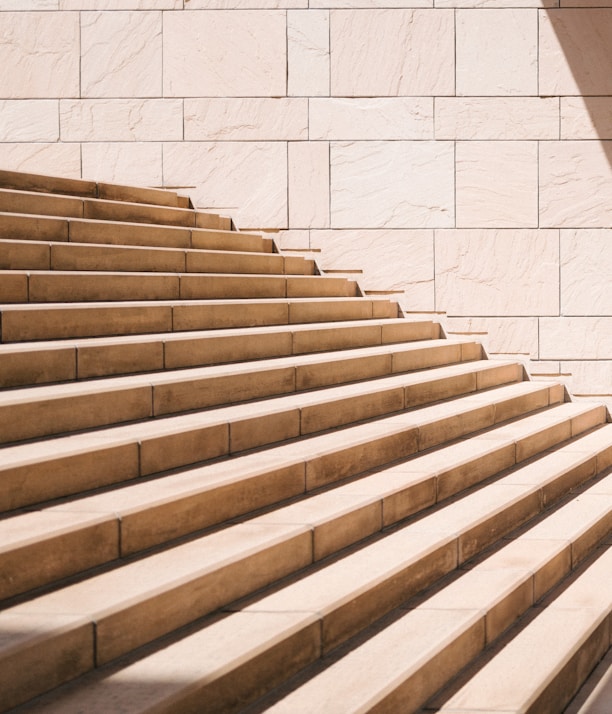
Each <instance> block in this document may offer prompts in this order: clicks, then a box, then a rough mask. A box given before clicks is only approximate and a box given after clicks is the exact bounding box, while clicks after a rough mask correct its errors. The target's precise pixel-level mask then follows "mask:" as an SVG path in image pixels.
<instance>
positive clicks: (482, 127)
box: [435, 97, 563, 141]
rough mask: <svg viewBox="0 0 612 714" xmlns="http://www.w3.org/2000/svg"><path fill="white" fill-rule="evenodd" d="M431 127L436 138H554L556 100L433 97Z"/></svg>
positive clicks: (492, 139)
mask: <svg viewBox="0 0 612 714" xmlns="http://www.w3.org/2000/svg"><path fill="white" fill-rule="evenodd" d="M561 101H563V100H561ZM435 131H436V139H458V140H479V141H503V140H510V141H515V140H526V139H557V138H559V100H558V99H556V98H552V97H549V98H541V97H437V98H436V112H435Z"/></svg>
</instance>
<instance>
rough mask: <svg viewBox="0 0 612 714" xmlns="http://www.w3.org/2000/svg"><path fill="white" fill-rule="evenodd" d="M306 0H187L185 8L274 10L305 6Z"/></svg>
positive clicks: (306, 4)
mask: <svg viewBox="0 0 612 714" xmlns="http://www.w3.org/2000/svg"><path fill="white" fill-rule="evenodd" d="M306 7H308V0H187V1H186V2H185V8H184V9H185V10H255V9H257V10H276V9H279V8H288V9H289V10H291V9H294V8H306Z"/></svg>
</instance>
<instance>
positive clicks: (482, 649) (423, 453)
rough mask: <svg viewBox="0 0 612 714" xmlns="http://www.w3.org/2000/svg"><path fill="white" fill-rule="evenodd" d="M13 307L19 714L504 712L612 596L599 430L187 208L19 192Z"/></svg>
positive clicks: (580, 658)
mask: <svg viewBox="0 0 612 714" xmlns="http://www.w3.org/2000/svg"><path fill="white" fill-rule="evenodd" d="M0 296H1V297H0V337H1V343H0V511H1V512H2V516H1V517H0V692H2V695H1V696H0V711H9V710H12V709H13V708H17V709H16V711H50V712H58V713H59V712H62V714H63V713H64V712H77V711H78V712H82V711H87V712H110V711H126V712H154V711H155V712H172V713H174V712H204V711H205V712H230V711H240V710H243V709H244V710H245V712H246V711H250V712H253V713H254V712H263V711H268V710H269V711H288V712H289V711H290V712H300V711H305V712H306V711H308V712H315V711H316V712H334V714H335V713H336V712H345V711H346V712H349V711H350V712H353V711H355V712H357V711H390V712H397V711H402V712H411V711H415V710H417V709H418V708H419V707H423V706H430V707H435V706H444V707H447V709H448V707H455V709H453V708H450V709H448V711H449V712H451V711H455V710H457V709H456V707H457V706H459V705H457V704H456V701H458V700H456V697H457V696H459V695H460V696H461V697H463V696H464V694H462V693H461V692H462V691H463V690H460V689H459V685H457V684H453V682H454V681H455V677H457V676H459V677H463V679H462V680H461V682H462V684H461V686H465V687H467V689H466V690H465V691H466V692H467V693H466V694H465V697H466V699H465V701H467V702H468V704H467V705H466V706H468V707H472V709H470V711H472V710H478V711H480V710H483V711H484V710H486V711H489V710H490V711H496V709H495V707H497V706H498V703H497V702H498V700H499V696H502V698H503V697H504V696H505V695H492V696H493V698H492V699H491V700H490V703H487V702H486V701H484V700H481V699H479V700H478V701H476V700H474V701H475V702H476V703H475V704H472V700H471V699H470V698H469V697H471V696H472V695H471V694H470V693H469V692H471V691H474V692H482V690H483V687H482V686H480V684H478V682H479V681H480V680H478V679H474V681H475V682H476V684H474V685H473V687H472V689H470V686H471V685H470V684H469V680H467V679H466V677H467V676H468V675H467V674H466V672H468V671H469V672H470V673H471V674H470V676H472V674H473V676H474V677H476V678H478V677H482V678H485V679H486V678H487V677H488V679H487V681H491V682H495V681H496V679H500V675H499V671H500V668H501V669H504V668H507V667H508V666H509V665H508V661H513V659H512V658H513V657H514V655H512V654H510V655H508V656H507V659H506V660H504V659H503V657H502V659H501V660H497V659H496V658H497V656H498V655H495V657H491V656H490V655H489V652H494V650H495V648H496V647H498V648H499V647H501V643H503V642H504V641H505V640H504V638H506V639H508V638H511V645H509V647H510V646H512V647H514V648H519V649H518V650H517V651H519V652H520V646H521V645H520V644H518V645H512V642H515V641H516V642H517V643H520V642H522V639H521V638H523V639H524V638H527V639H526V640H525V641H527V642H528V643H529V644H528V645H527V646H528V647H530V648H531V649H532V650H533V651H534V652H537V651H538V647H539V645H538V637H541V635H539V634H538V632H546V631H547V629H546V628H547V627H551V626H552V625H551V624H550V623H554V622H555V621H556V620H555V618H556V617H557V616H555V615H554V613H553V614H552V615H546V617H544V618H543V619H541V620H540V617H534V613H538V612H540V611H542V615H545V614H546V613H547V612H552V610H549V604H548V600H545V599H544V598H549V599H550V600H551V602H557V599H554V593H555V588H560V589H563V588H564V587H565V586H566V585H567V583H568V582H570V580H571V579H572V578H574V577H578V579H577V580H576V583H579V582H583V583H586V584H585V585H583V586H576V587H578V589H580V587H582V590H580V592H586V590H588V589H589V588H592V587H595V585H594V583H595V584H599V587H600V588H604V589H606V588H607V590H608V591H609V585H608V584H607V580H606V578H608V575H609V570H606V567H607V566H606V564H607V562H608V561H607V560H606V559H605V558H606V557H607V556H605V555H604V556H602V558H600V559H599V560H597V561H596V563H595V565H594V566H593V567H594V570H592V569H590V568H589V569H588V570H585V572H584V573H581V571H580V568H581V567H582V564H583V563H589V562H590V560H592V559H593V558H595V557H596V556H597V554H598V553H599V552H600V549H601V548H603V546H602V545H601V544H603V543H605V541H606V539H607V538H609V537H610V532H611V529H612V491H611V488H610V476H609V475H608V471H609V469H610V468H611V466H612V427H611V426H610V425H608V424H607V423H606V420H607V414H606V411H605V409H604V408H603V407H602V406H600V405H596V404H588V403H580V404H577V403H571V402H569V401H566V396H565V392H564V389H563V387H562V386H561V385H559V384H554V383H533V382H531V381H529V380H528V379H526V376H525V373H524V368H523V366H522V365H521V364H519V363H516V362H513V361H489V360H487V359H485V358H484V355H483V351H482V348H481V346H480V344H479V343H478V342H475V341H474V340H473V339H470V338H466V339H452V340H449V339H441V336H440V329H439V326H438V325H437V324H435V323H433V322H432V321H431V320H429V319H419V320H412V321H411V320H407V319H403V318H401V317H398V308H397V305H396V304H395V303H393V302H392V301H391V300H389V299H388V298H381V297H378V298H376V297H365V296H362V294H361V292H360V290H359V288H358V286H357V285H356V284H355V283H353V282H352V281H351V280H347V279H344V278H339V277H330V276H321V275H319V274H318V270H317V267H316V265H315V263H314V262H313V261H312V260H304V259H301V258H298V257H296V256H292V255H285V254H281V253H279V252H278V251H277V250H276V247H275V245H274V244H273V242H272V241H271V240H270V239H268V238H265V237H262V236H260V235H258V234H255V233H240V232H238V231H235V230H232V224H231V221H230V220H229V219H224V218H222V217H219V216H213V215H210V214H204V213H201V212H199V211H197V210H194V209H192V208H191V207H190V204H189V201H188V199H186V198H184V197H181V196H178V195H177V194H176V193H174V192H164V191H161V190H159V189H139V188H131V187H127V186H115V185H109V184H101V183H96V182H89V181H80V180H79V181H72V180H65V179H54V178H51V177H44V176H36V175H26V174H18V173H14V172H4V171H0ZM597 563H599V565H597ZM583 577H584V578H586V580H582V578H583ZM572 587H574V585H570V587H569V589H568V590H567V592H569V591H570V590H571V588H572ZM547 593H553V594H551V595H547ZM562 597H563V595H560V596H559V598H562ZM568 597H569V596H568ZM580 597H582V596H581V595H580V594H578V595H576V596H575V597H574V600H572V602H571V603H570V604H569V605H567V606H565V605H562V606H561V609H563V608H565V609H563V611H564V612H565V610H566V609H570V610H571V609H572V608H574V609H576V610H577V609H578V605H577V604H576V603H578V602H580ZM604 600H605V598H603V597H602V598H600V599H599V600H597V603H596V604H594V605H593V606H591V605H589V606H588V607H587V608H586V610H587V611H588V613H589V616H588V617H586V616H585V617H584V618H582V620H580V622H581V623H583V624H579V625H577V627H576V628H573V626H572V627H570V628H568V632H567V633H564V637H563V638H561V639H559V640H558V642H559V645H558V647H557V650H559V653H560V654H559V656H558V657H557V658H556V659H555V658H554V657H553V658H552V659H551V658H548V657H547V656H546V654H545V652H546V649H545V648H544V649H542V652H543V657H542V666H541V667H540V668H539V669H538V667H533V668H532V671H531V672H530V676H532V680H533V682H534V685H533V687H534V691H535V689H537V688H538V687H539V686H540V685H539V684H538V682H539V681H540V679H541V680H542V681H544V680H546V682H549V683H551V682H552V683H554V682H564V681H565V679H566V674H567V673H568V672H570V670H571V671H572V673H573V672H574V670H575V674H572V677H571V681H572V682H573V685H572V687H569V688H568V687H567V686H566V687H565V688H564V687H563V686H561V687H560V689H563V691H564V692H565V694H563V696H561V697H560V698H559V697H557V698H556V699H555V698H552V699H551V700H550V701H553V702H554V703H553V705H552V706H553V707H554V706H557V704H559V702H564V703H563V705H562V706H565V704H566V703H567V701H569V698H571V696H573V694H574V693H575V690H576V688H577V686H579V684H580V682H581V681H583V680H584V679H585V678H586V677H587V676H588V674H589V672H590V671H591V669H593V667H595V666H596V664H597V661H598V660H599V659H600V658H601V657H603V656H604V654H605V651H606V650H607V647H608V646H609V644H610V642H609V630H605V633H607V635H608V640H607V644H606V645H605V646H604V640H605V636H604V634H605V633H604V629H605V627H608V626H609V618H610V614H609V609H608V610H606V604H605V602H604ZM563 602H564V601H562V603H563ZM568 602H569V601H568ZM606 602H607V601H606ZM553 609H554V607H553ZM595 612H596V613H597V614H594V613H595ZM606 613H607V614H606ZM591 615H592V617H591ZM381 618H382V619H381ZM577 618H578V619H580V618H579V617H578V616H577ZM606 618H607V619H606ZM525 621H530V623H537V622H538V621H539V622H540V623H543V624H540V625H538V626H536V630H529V627H530V626H531V624H530V625H529V627H527V628H525V627H524V624H523V623H524V622H525ZM577 621H578V620H577ZM604 621H605V622H606V623H608V624H606V625H605V626H604V625H602V624H601V623H603V622H604ZM547 623H548V624H547ZM534 626H535V625H534ZM538 627H539V629H537V628H538ZM515 629H516V631H517V632H518V634H516V636H512V637H511V634H509V633H514V632H515ZM528 632H529V633H530V632H536V634H535V635H531V634H525V633H528ZM594 633H596V634H594ZM595 641H596V642H597V646H593V645H592V643H593V642H595ZM504 651H505V650H502V651H501V653H502V654H503V652H504ZM511 651H512V652H513V651H514V649H512V650H511ZM555 651H556V650H555ZM583 652H584V654H583ZM504 656H505V655H504ZM508 658H509V659H508ZM489 660H490V663H489ZM498 661H499V662H501V664H495V663H496V662H498ZM544 662H546V664H544ZM577 663H578V664H577ZM464 668H467V669H465V670H464ZM470 668H472V669H470ZM487 668H489V669H487ZM496 668H497V669H496ZM572 668H574V669H572ZM536 670H537V671H536ZM489 671H490V672H491V673H492V674H488V672H489ZM538 677H540V679H538ZM457 681H460V680H457ZM483 681H484V680H483ZM466 682H467V683H466ZM445 686H453V687H454V689H453V690H452V691H451V690H449V689H446V690H444V691H446V692H450V693H449V694H448V695H445V694H440V693H438V694H437V690H439V689H441V688H444V687H445ZM546 686H547V687H548V688H549V689H550V690H551V691H552V690H553V689H555V687H556V688H557V689H559V687H558V686H557V685H556V684H547V685H546ZM485 689H487V690H488V689H491V691H493V689H492V688H491V687H490V686H489V685H486V687H485ZM468 690H469V691H468ZM570 690H571V692H570ZM538 691H539V690H538ZM568 692H569V694H568ZM445 696H446V699H443V698H444V697H445ZM495 696H498V699H497V700H496V699H495ZM529 696H531V695H528V694H525V696H524V698H523V699H524V701H523V700H521V701H520V702H518V700H517V702H518V703H517V704H516V707H518V708H516V711H519V710H520V707H522V706H524V702H526V701H527V700H528V698H529ZM432 697H433V699H430V698H432ZM452 697H455V699H452ZM428 700H430V704H427V701H428ZM534 701H536V700H534ZM537 701H538V702H541V701H543V700H541V699H538V700H537ZM547 701H548V700H547ZM461 702H463V699H462V700H461ZM460 706H461V707H463V706H464V705H463V703H460ZM504 706H505V704H504ZM513 706H514V705H513ZM530 706H531V705H530ZM547 706H548V705H547ZM559 706H561V704H559ZM447 709H444V711H446V710H447ZM463 710H465V708H464V709H459V710H457V711H463ZM466 711H467V710H466ZM500 711H502V710H500ZM533 711H539V710H537V709H536V710H533ZM542 711H544V710H542ZM546 711H551V712H553V711H555V710H554V708H553V709H547V710H546ZM559 711H561V710H560V709H559Z"/></svg>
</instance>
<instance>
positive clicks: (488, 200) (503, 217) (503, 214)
mask: <svg viewBox="0 0 612 714" xmlns="http://www.w3.org/2000/svg"><path fill="white" fill-rule="evenodd" d="M456 151H457V153H456V172H457V198H456V201H457V226H458V227H460V228H463V227H466V228H467V227H487V226H490V227H517V228H519V227H525V228H527V227H532V226H537V225H538V146H537V144H536V143H535V142H522V141H511V142H499V141H497V142H484V141H470V142H461V143H458V144H457V149H456Z"/></svg>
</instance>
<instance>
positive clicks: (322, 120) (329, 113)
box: [309, 97, 454, 141]
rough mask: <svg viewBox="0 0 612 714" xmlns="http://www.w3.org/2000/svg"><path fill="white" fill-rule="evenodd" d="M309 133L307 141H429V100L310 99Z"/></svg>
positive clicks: (431, 112) (431, 109) (403, 98)
mask: <svg viewBox="0 0 612 714" xmlns="http://www.w3.org/2000/svg"><path fill="white" fill-rule="evenodd" d="M309 132H310V139H335V140H340V141H349V140H350V141H359V140H372V139H387V140H389V139H397V140H399V139H417V140H418V139H433V100H432V99H431V98H429V97H397V98H395V97H393V98H385V97H379V98H377V99H367V98H364V99H353V98H335V97H334V98H329V99H328V98H326V99H317V98H313V99H311V100H310V102H309ZM450 138H454V137H450Z"/></svg>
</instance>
